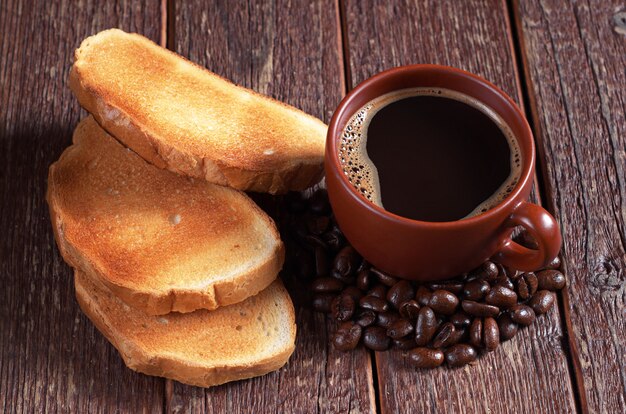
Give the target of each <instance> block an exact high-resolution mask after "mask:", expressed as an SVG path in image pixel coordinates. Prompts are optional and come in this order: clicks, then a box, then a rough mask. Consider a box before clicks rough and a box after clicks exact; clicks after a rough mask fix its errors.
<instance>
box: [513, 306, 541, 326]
mask: <svg viewBox="0 0 626 414" xmlns="http://www.w3.org/2000/svg"><path fill="white" fill-rule="evenodd" d="M509 311H510V315H511V320H512V321H513V322H517V323H519V324H520V325H524V326H528V325H530V324H531V323H533V322H534V321H535V311H534V310H533V309H532V308H531V307H530V306H526V305H515V306H513V307H512V308H511V309H510V310H509Z"/></svg>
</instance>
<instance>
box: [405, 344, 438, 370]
mask: <svg viewBox="0 0 626 414" xmlns="http://www.w3.org/2000/svg"><path fill="white" fill-rule="evenodd" d="M409 361H411V363H412V364H413V365H415V366H416V367H417V368H436V367H438V366H439V365H441V364H443V361H444V355H443V351H441V350H439V349H430V348H424V347H420V348H415V349H413V350H412V351H411V352H409Z"/></svg>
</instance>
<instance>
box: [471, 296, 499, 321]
mask: <svg viewBox="0 0 626 414" xmlns="http://www.w3.org/2000/svg"><path fill="white" fill-rule="evenodd" d="M461 307H462V308H463V310H464V311H465V313H467V314H468V315H472V316H481V317H485V316H491V317H494V316H498V314H499V313H500V308H498V307H497V306H494V305H488V304H486V303H479V302H475V301H473V300H464V301H462V302H461Z"/></svg>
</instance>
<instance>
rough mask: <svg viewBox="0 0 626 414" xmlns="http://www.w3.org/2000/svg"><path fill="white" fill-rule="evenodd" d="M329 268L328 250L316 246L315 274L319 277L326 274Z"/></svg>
mask: <svg viewBox="0 0 626 414" xmlns="http://www.w3.org/2000/svg"><path fill="white" fill-rule="evenodd" d="M328 270H329V269H328V254H327V253H326V250H324V249H323V248H321V247H319V246H317V247H316V248H315V275H316V276H317V277H321V276H326V275H327V274H328ZM335 280H336V279H335Z"/></svg>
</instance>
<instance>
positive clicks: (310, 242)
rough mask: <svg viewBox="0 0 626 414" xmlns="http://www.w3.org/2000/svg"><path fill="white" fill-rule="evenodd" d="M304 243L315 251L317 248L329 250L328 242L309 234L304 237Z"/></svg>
mask: <svg viewBox="0 0 626 414" xmlns="http://www.w3.org/2000/svg"><path fill="white" fill-rule="evenodd" d="M304 243H305V244H306V245H307V246H308V247H309V248H311V249H315V248H316V247H321V248H322V249H324V250H328V246H327V245H326V242H325V241H324V240H322V238H321V237H320V236H316V235H315V234H307V235H306V236H305V237H304Z"/></svg>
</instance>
